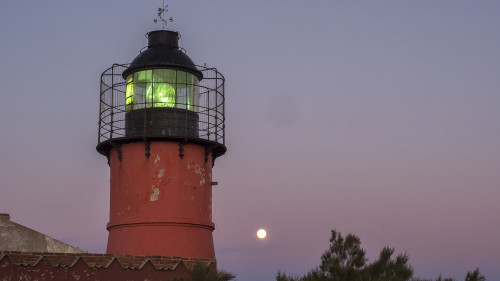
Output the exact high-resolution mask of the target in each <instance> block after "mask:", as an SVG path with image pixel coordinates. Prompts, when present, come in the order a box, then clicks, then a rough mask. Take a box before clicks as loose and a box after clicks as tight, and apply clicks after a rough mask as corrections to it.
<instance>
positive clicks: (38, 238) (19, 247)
mask: <svg viewBox="0 0 500 281" xmlns="http://www.w3.org/2000/svg"><path fill="white" fill-rule="evenodd" d="M0 251H21V252H52V253H54V252H57V253H84V251H82V250H80V249H79V248H76V247H73V246H71V245H68V244H66V243H63V242H61V241H59V240H56V239H54V238H52V237H50V236H47V235H44V234H42V233H40V232H37V231H35V230H33V229H30V228H27V227H25V226H22V225H20V224H18V223H15V222H13V221H11V220H10V215H8V214H0Z"/></svg>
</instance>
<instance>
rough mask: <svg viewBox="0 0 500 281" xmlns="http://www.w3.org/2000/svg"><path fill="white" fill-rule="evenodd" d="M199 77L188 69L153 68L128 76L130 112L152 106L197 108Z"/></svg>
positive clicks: (128, 104)
mask: <svg viewBox="0 0 500 281" xmlns="http://www.w3.org/2000/svg"><path fill="white" fill-rule="evenodd" d="M198 83H199V82H198V79H197V78H196V77H195V76H194V75H192V74H190V73H186V72H184V71H178V70H173V69H152V70H143V71H138V72H135V73H133V74H131V75H129V76H128V77H127V86H126V93H125V104H126V111H130V110H135V109H141V108H149V107H175V108H182V109H187V110H195V111H196V110H197V106H198V100H199V97H198Z"/></svg>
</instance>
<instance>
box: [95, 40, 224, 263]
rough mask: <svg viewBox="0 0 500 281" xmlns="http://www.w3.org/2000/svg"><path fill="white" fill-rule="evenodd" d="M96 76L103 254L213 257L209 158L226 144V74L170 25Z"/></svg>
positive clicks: (222, 151) (220, 150) (214, 157)
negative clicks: (105, 195)
mask: <svg viewBox="0 0 500 281" xmlns="http://www.w3.org/2000/svg"><path fill="white" fill-rule="evenodd" d="M147 35H148V47H147V49H145V50H144V51H142V52H141V53H140V54H139V55H138V56H137V57H136V58H135V59H134V60H133V61H132V63H130V64H125V65H123V64H114V65H113V66H112V67H110V68H109V69H107V70H106V71H104V73H103V74H102V76H101V107H100V118H99V123H100V124H99V144H98V145H97V151H98V152H99V153H101V154H103V155H105V156H106V157H107V158H108V164H109V166H110V177H111V180H110V185H111V189H110V192H111V193H110V199H111V204H110V215H109V223H108V226H107V228H108V231H109V237H108V247H107V253H108V254H129V255H148V256H180V257H190V258H209V259H215V253H214V245H213V238H212V232H213V230H214V223H213V222H212V166H213V163H214V160H215V159H216V158H217V157H219V156H221V155H223V154H224V153H225V152H226V147H225V145H224V77H223V76H222V75H221V74H220V73H219V72H218V71H217V70H216V69H215V68H207V67H201V66H197V65H195V64H194V63H193V62H192V60H191V59H190V58H189V57H188V56H187V55H186V54H185V52H183V51H182V50H181V49H179V46H178V38H179V34H178V33H177V32H173V31H168V30H157V31H152V32H149V33H148V34H147Z"/></svg>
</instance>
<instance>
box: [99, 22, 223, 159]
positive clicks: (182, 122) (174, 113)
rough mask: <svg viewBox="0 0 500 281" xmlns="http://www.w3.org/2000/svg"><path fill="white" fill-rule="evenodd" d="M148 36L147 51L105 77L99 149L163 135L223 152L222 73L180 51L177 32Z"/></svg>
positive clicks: (164, 31)
mask: <svg viewBox="0 0 500 281" xmlns="http://www.w3.org/2000/svg"><path fill="white" fill-rule="evenodd" d="M147 35H148V47H147V49H146V50H144V51H143V52H141V53H140V54H139V55H138V56H137V57H136V58H135V59H134V60H133V61H132V63H130V64H114V65H113V66H112V67H110V68H109V69H107V70H106V71H105V72H104V73H103V74H102V75H101V110H100V118H99V123H100V126H99V144H98V146H97V150H98V151H99V152H100V153H102V154H104V155H108V154H109V150H110V149H111V147H113V146H116V145H117V144H119V143H124V142H130V141H146V142H148V141H150V140H154V139H163V140H172V141H179V142H182V143H185V142H197V143H202V144H204V145H205V146H206V147H207V148H209V150H210V151H213V152H214V156H215V157H217V156H220V155H222V154H224V153H225V151H226V148H225V146H224V76H223V75H222V74H220V73H219V72H218V71H217V70H216V69H215V68H207V67H201V66H197V65H195V64H194V63H193V61H192V60H191V59H190V58H189V57H188V56H187V55H186V54H185V53H184V52H183V51H182V50H181V49H179V44H178V39H179V33H178V32H175V31H169V30H156V31H152V32H149V33H148V34H147ZM215 157H214V158H215Z"/></svg>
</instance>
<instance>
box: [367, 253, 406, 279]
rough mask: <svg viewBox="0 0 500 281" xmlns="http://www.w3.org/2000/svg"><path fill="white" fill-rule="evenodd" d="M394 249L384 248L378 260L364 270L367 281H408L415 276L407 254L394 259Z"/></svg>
mask: <svg viewBox="0 0 500 281" xmlns="http://www.w3.org/2000/svg"><path fill="white" fill-rule="evenodd" d="M392 254H394V248H389V247H384V248H383V249H382V251H380V256H379V258H378V260H376V261H374V262H373V263H372V264H370V265H368V266H367V267H365V268H364V269H363V271H364V277H365V280H370V281H407V280H410V279H411V278H412V276H413V268H412V267H411V266H410V265H409V264H408V260H409V259H410V258H409V257H408V255H407V254H399V255H397V256H396V259H392V258H391V257H392Z"/></svg>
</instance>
